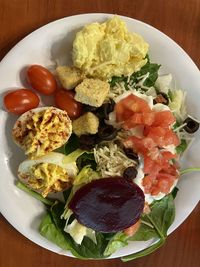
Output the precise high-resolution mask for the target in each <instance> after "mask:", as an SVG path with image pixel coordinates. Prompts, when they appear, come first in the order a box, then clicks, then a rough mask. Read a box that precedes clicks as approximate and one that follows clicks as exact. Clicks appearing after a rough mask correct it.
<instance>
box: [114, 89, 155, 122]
mask: <svg viewBox="0 0 200 267" xmlns="http://www.w3.org/2000/svg"><path fill="white" fill-rule="evenodd" d="M115 111H116V118H117V121H125V120H127V119H129V118H130V116H131V115H133V114H134V113H141V112H151V109H150V107H149V105H148V103H147V102H146V101H145V100H144V99H142V98H140V97H138V96H135V95H133V94H130V95H128V96H127V97H126V98H123V99H122V100H120V101H119V102H118V103H117V104H116V105H115Z"/></svg>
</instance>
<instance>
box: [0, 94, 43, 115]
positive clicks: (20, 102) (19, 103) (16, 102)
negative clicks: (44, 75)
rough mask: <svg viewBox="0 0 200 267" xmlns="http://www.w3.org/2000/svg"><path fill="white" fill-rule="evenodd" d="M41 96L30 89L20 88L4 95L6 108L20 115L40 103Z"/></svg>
mask: <svg viewBox="0 0 200 267" xmlns="http://www.w3.org/2000/svg"><path fill="white" fill-rule="evenodd" d="M39 102H40V99H39V97H38V96H37V95H36V94H35V93H33V92H32V91H30V90H28V89H18V90H15V91H12V92H10V93H8V94H7V95H6V96H5V97H4V106H5V108H6V109H7V110H8V111H9V112H11V113H14V114H17V115H20V114H22V113H24V112H26V111H28V110H30V109H32V108H36V107H37V106H38V105H39Z"/></svg>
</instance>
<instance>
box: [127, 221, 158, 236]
mask: <svg viewBox="0 0 200 267" xmlns="http://www.w3.org/2000/svg"><path fill="white" fill-rule="evenodd" d="M143 217H144V216H143ZM159 237H160V236H159V234H158V233H157V231H156V229H155V228H154V226H151V224H150V223H149V221H147V219H146V220H145V219H144V218H142V223H141V225H140V228H139V230H138V231H137V232H136V233H135V234H134V235H133V236H131V237H129V240H130V241H147V240H150V239H152V238H159Z"/></svg>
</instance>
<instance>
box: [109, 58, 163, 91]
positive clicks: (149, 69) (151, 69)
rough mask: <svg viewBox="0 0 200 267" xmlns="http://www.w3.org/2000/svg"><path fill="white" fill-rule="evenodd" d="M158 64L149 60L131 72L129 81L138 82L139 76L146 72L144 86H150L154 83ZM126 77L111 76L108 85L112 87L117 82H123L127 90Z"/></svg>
mask: <svg viewBox="0 0 200 267" xmlns="http://www.w3.org/2000/svg"><path fill="white" fill-rule="evenodd" d="M159 68H160V65H158V64H155V63H150V62H149V61H148V62H147V63H146V64H145V65H144V66H143V67H142V68H141V69H140V70H139V71H137V72H135V73H133V74H132V75H131V77H130V83H134V82H138V81H139V78H140V77H141V76H143V75H145V74H147V73H149V76H148V78H147V79H146V80H145V82H144V86H147V87H151V86H154V85H155V82H156V80H157V78H158V70H159ZM127 80H128V78H127V77H124V76H121V77H116V76H114V77H112V79H111V81H110V86H111V87H113V86H115V85H116V84H117V83H120V82H124V85H125V88H126V89H127V90H128V89H129V88H128V82H127Z"/></svg>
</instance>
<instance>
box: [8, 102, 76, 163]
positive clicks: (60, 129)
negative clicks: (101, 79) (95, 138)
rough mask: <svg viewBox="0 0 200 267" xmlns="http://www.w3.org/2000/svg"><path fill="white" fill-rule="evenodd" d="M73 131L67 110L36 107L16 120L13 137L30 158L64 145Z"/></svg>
mask: <svg viewBox="0 0 200 267" xmlns="http://www.w3.org/2000/svg"><path fill="white" fill-rule="evenodd" d="M71 133H72V123H71V120H70V118H69V116H68V115H67V112H66V111H64V110H60V109H58V108H55V107H41V108H35V109H32V110H30V111H27V112H25V113H24V114H23V115H21V116H20V117H19V119H18V120H17V121H16V123H15V125H14V128H13V132H12V135H13V139H14V141H15V143H16V144H17V145H18V146H20V147H21V148H22V149H23V150H24V151H25V154H26V155H28V157H29V158H31V159H34V158H37V157H40V156H43V155H46V154H47V153H49V152H51V151H53V150H55V149H57V148H59V147H61V146H62V145H64V144H65V143H66V142H67V141H68V139H69V137H70V135H71Z"/></svg>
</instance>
